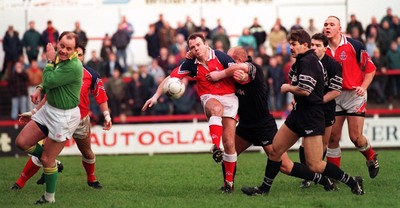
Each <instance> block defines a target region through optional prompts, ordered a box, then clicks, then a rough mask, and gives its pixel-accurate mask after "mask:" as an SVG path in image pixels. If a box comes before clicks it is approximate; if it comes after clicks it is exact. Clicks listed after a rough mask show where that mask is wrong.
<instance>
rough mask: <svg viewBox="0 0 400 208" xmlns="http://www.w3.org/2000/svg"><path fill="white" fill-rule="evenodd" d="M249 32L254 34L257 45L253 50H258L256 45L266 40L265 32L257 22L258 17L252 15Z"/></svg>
mask: <svg viewBox="0 0 400 208" xmlns="http://www.w3.org/2000/svg"><path fill="white" fill-rule="evenodd" d="M249 29H250V34H251V35H253V36H254V38H255V39H256V42H257V47H256V48H254V50H256V51H258V47H260V46H262V45H263V44H264V43H265V40H267V32H265V30H264V28H263V27H262V26H261V25H260V24H259V23H258V18H257V17H254V19H253V25H251V26H250V28H249Z"/></svg>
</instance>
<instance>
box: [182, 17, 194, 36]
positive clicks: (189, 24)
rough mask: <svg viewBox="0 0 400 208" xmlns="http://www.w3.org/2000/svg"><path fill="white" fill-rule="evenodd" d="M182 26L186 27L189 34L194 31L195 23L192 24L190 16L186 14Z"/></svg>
mask: <svg viewBox="0 0 400 208" xmlns="http://www.w3.org/2000/svg"><path fill="white" fill-rule="evenodd" d="M184 27H185V28H186V30H187V31H188V32H189V35H190V34H192V33H194V32H196V28H197V27H196V24H194V22H193V21H192V19H191V18H190V16H189V15H188V16H186V21H185V24H184Z"/></svg>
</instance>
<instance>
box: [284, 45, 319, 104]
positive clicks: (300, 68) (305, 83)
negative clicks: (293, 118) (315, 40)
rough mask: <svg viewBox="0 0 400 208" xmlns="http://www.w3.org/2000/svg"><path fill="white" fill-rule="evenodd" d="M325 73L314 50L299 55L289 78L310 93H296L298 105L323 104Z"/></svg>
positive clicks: (293, 83) (295, 97) (295, 84)
mask: <svg viewBox="0 0 400 208" xmlns="http://www.w3.org/2000/svg"><path fill="white" fill-rule="evenodd" d="M325 75H326V73H325V69H324V68H323V66H322V63H321V62H320V61H319V59H318V57H317V56H316V55H315V54H314V51H313V50H308V51H307V52H305V53H304V54H299V55H298V56H297V58H296V62H295V63H294V64H293V65H292V67H291V69H290V71H289V79H290V80H291V82H292V85H293V86H299V87H300V89H302V90H306V91H308V92H309V93H310V95H309V96H297V95H294V99H295V101H296V104H297V105H302V106H305V105H307V106H310V105H318V104H323V96H324V86H325Z"/></svg>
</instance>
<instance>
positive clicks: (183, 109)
mask: <svg viewBox="0 0 400 208" xmlns="http://www.w3.org/2000/svg"><path fill="white" fill-rule="evenodd" d="M182 82H183V83H184V84H185V92H184V93H183V95H182V96H181V97H180V98H179V99H174V100H172V105H173V113H174V114H175V115H179V114H190V113H192V111H193V108H194V106H195V104H196V96H197V94H196V92H195V91H194V90H193V88H192V87H191V86H189V85H188V79H187V78H186V77H185V78H183V79H182Z"/></svg>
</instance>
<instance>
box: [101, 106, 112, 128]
mask: <svg viewBox="0 0 400 208" xmlns="http://www.w3.org/2000/svg"><path fill="white" fill-rule="evenodd" d="M99 106H100V110H101V112H103V115H104V127H103V130H110V129H111V127H112V121H111V116H110V112H109V111H108V103H107V101H106V102H104V103H101V104H100V105H99Z"/></svg>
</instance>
